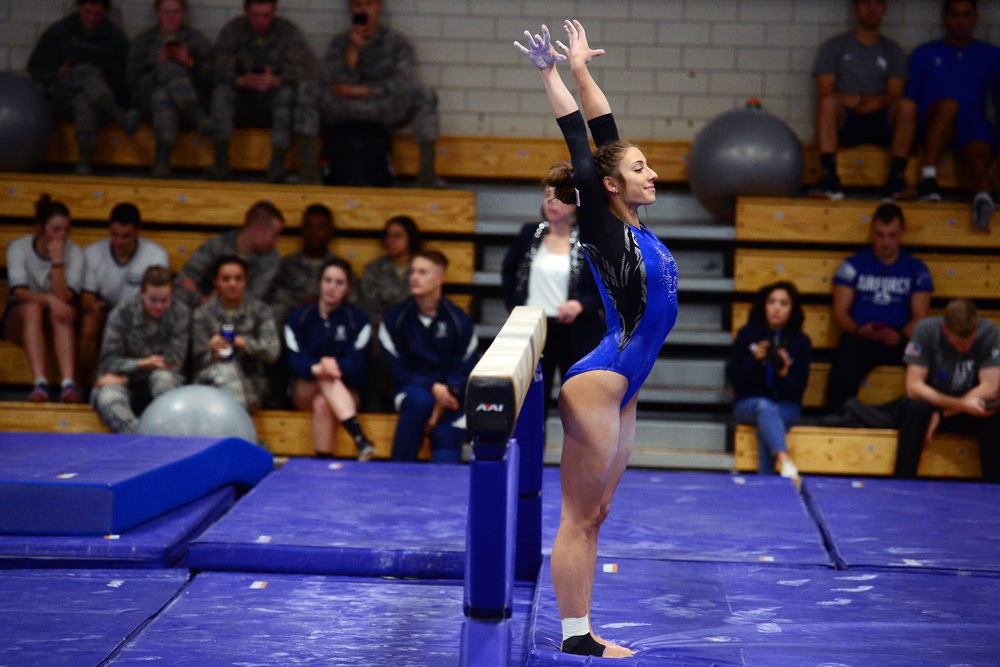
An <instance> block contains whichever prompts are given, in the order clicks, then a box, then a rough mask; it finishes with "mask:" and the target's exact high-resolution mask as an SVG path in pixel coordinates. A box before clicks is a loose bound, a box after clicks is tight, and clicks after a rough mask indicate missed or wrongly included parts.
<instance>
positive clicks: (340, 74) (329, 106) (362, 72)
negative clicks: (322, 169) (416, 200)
mask: <svg viewBox="0 0 1000 667" xmlns="http://www.w3.org/2000/svg"><path fill="white" fill-rule="evenodd" d="M347 8H348V11H349V12H350V14H351V19H352V26H351V28H350V29H349V30H347V31H345V32H342V33H341V34H339V35H335V36H334V37H333V39H332V40H331V41H330V45H329V46H328V47H327V50H326V55H325V56H324V58H323V63H322V74H321V76H320V80H321V82H322V94H321V97H320V109H321V113H322V118H323V124H324V126H328V127H332V126H336V125H338V124H341V123H345V122H351V123H354V122H358V121H361V122H366V123H377V124H380V125H383V126H384V127H385V129H386V131H393V130H396V129H399V128H402V127H405V126H407V125H409V126H410V127H411V128H412V129H413V136H414V139H415V140H416V143H417V146H418V147H419V150H420V168H419V173H418V175H417V185H419V186H420V187H425V188H431V187H444V185H445V184H444V181H442V180H441V178H439V177H438V175H437V172H436V169H435V158H436V149H435V146H436V144H437V140H438V100H437V95H436V94H435V93H434V91H433V90H431V89H429V88H427V87H425V86H422V85H420V82H419V79H418V77H417V60H416V54H415V53H414V49H413V46H412V45H411V44H410V42H409V40H407V39H406V37H404V36H403V35H401V34H400V33H398V32H396V31H395V30H392V29H391V28H387V27H385V26H383V25H380V23H379V17H380V14H381V13H382V10H383V3H382V0H349V1H348V3H347ZM331 157H332V158H333V159H337V156H336V155H333V156H331ZM385 157H386V159H387V158H388V156H387V155H386V156H385Z"/></svg>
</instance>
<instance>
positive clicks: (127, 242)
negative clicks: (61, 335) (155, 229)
mask: <svg viewBox="0 0 1000 667" xmlns="http://www.w3.org/2000/svg"><path fill="white" fill-rule="evenodd" d="M141 225H142V220H141V218H140V215H139V209H138V208H136V206H135V205H134V204H128V203H122V204H118V205H117V206H115V207H114V208H113V209H111V216H110V218H109V222H108V238H107V239H102V240H100V241H95V242H93V243H91V244H90V245H89V246H87V247H86V248H85V249H84V251H83V256H84V258H85V259H86V267H87V268H86V271H85V272H84V274H83V287H82V295H81V299H80V310H81V317H80V345H79V350H80V354H79V360H78V363H77V368H78V371H77V374H78V376H79V379H80V382H81V383H82V384H83V385H85V386H89V385H90V384H91V382H92V381H93V377H92V375H93V373H94V369H95V368H96V366H97V357H98V354H99V353H100V349H101V336H102V335H103V332H104V326H105V324H104V323H105V321H106V320H107V318H108V313H110V312H111V309H112V308H114V307H115V306H116V305H118V304H119V303H121V302H122V301H125V300H126V299H129V298H131V297H134V296H136V295H137V294H139V286H140V284H141V283H142V280H143V275H144V274H145V273H146V269H148V268H149V267H151V266H170V259H169V257H168V256H167V251H166V250H164V249H163V248H162V247H161V246H160V245H159V244H157V243H154V242H153V241H150V240H148V239H144V238H141V237H140V236H139V229H140V227H141Z"/></svg>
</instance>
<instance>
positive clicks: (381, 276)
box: [357, 257, 410, 322]
mask: <svg viewBox="0 0 1000 667" xmlns="http://www.w3.org/2000/svg"><path fill="white" fill-rule="evenodd" d="M357 294H358V301H357V304H358V308H360V309H361V310H363V311H365V314H366V315H368V317H369V318H370V319H371V321H372V322H381V321H382V316H383V315H384V314H385V311H387V310H388V309H389V308H390V307H392V306H395V305H396V304H397V303H401V302H402V301H405V300H406V299H407V297H409V296H410V280H409V270H408V269H407V270H404V271H403V274H402V276H400V272H399V271H398V270H397V268H396V265H395V264H393V263H392V260H391V259H389V258H388V257H379V258H378V259H373V260H372V261H371V262H369V263H368V265H367V266H365V270H364V272H363V273H362V274H361V279H360V280H359V281H358V290H357Z"/></svg>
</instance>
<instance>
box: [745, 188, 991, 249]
mask: <svg viewBox="0 0 1000 667" xmlns="http://www.w3.org/2000/svg"><path fill="white" fill-rule="evenodd" d="M878 205H879V202H875V201H871V200H858V199H845V200H841V201H837V202H831V201H826V200H819V199H805V198H802V199H786V198H777V197H741V198H740V199H739V201H738V202H737V206H736V224H735V228H736V241H737V242H738V243H743V242H750V241H763V242H769V243H782V242H783V243H795V244H813V243H836V244H852V245H857V246H863V245H866V244H868V243H869V240H868V229H869V225H870V223H871V214H872V213H874V212H875V209H876V207H878ZM900 207H901V208H902V209H903V215H904V216H905V217H906V232H905V233H904V234H903V246H904V247H908V248H922V247H923V248H931V249H940V248H971V249H977V250H986V249H989V248H992V249H996V248H1000V234H990V233H988V232H986V231H984V230H980V229H973V228H972V208H971V206H969V205H968V204H966V203H955V202H902V203H900Z"/></svg>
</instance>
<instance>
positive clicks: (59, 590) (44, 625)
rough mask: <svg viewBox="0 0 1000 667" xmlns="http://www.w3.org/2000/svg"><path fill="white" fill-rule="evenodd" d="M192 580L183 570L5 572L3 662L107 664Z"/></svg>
mask: <svg viewBox="0 0 1000 667" xmlns="http://www.w3.org/2000/svg"><path fill="white" fill-rule="evenodd" d="M187 579H188V573H187V571H181V570H7V571H4V572H0V665H11V666H13V665H17V666H18V667H28V666H30V667H50V666H51V667H94V665H99V664H102V661H103V660H105V659H106V658H107V657H108V656H109V655H111V654H112V652H114V650H115V649H116V648H117V647H118V646H119V645H120V644H121V643H122V642H123V641H124V640H125V639H127V638H128V637H129V636H130V635H132V634H133V633H134V632H135V631H136V630H137V629H138V628H140V627H141V626H142V625H143V624H144V623H146V622H147V621H148V620H149V619H150V618H151V617H152V616H153V615H155V614H156V613H157V612H158V611H159V610H160V609H162V608H163V606H164V605H165V604H166V603H167V602H169V601H170V599H171V598H173V597H174V595H176V594H177V592H178V591H179V590H180V589H181V587H183V586H184V584H185V583H186V582H187Z"/></svg>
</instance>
